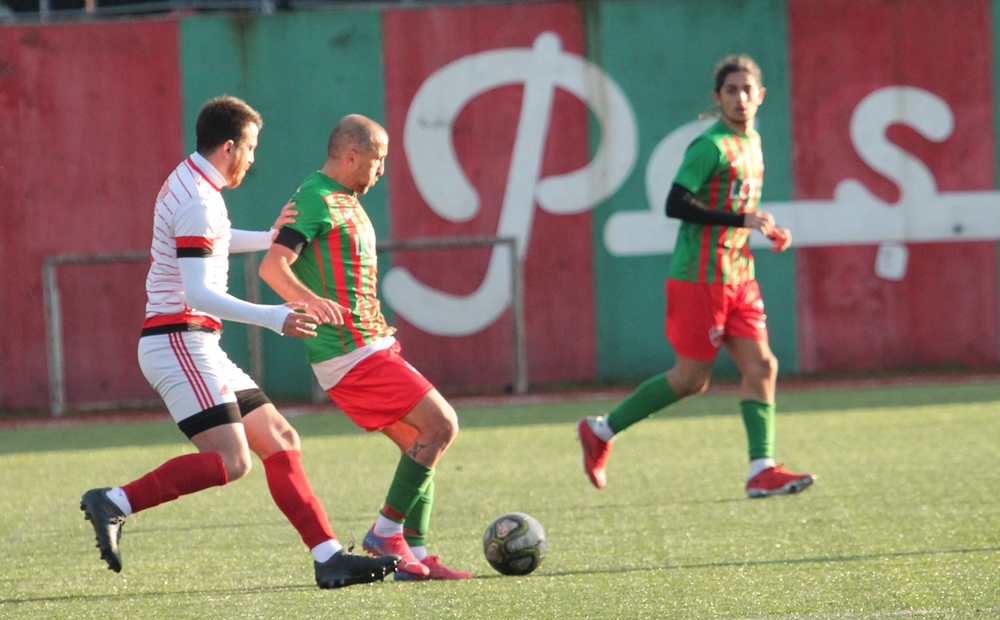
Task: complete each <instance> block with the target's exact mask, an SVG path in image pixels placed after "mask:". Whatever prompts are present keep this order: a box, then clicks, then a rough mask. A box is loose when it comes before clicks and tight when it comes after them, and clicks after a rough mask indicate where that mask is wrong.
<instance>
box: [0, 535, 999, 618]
mask: <svg viewBox="0 0 1000 620" xmlns="http://www.w3.org/2000/svg"><path fill="white" fill-rule="evenodd" d="M997 551H1000V547H980V548H975V549H940V550H928V551H903V552H898V553H872V554H864V555H844V556H823V557H815V558H793V559H785V560H759V561H749V562H702V563H696V564H665V565H662V566H643V567H625V568H617V569H613V570H607V569H601V570H569V571H556V572H545V573H539V574H538V575H537V576H538V577H576V576H594V575H612V574H628V573H646V572H654V571H666V570H671V571H673V570H698V569H704V568H748V567H755V566H795V565H798V564H840V563H849V562H870V561H873V560H886V559H894V558H912V557H936V556H947V555H964V554H972V553H995V552H997ZM521 578H530V576H527V575H526V576H524V577H515V579H521ZM473 579H474V580H494V579H511V577H509V576H505V575H500V574H491V575H480V576H476V577H473ZM315 588H316V586H315V585H311V584H310V585H301V584H300V585H285V586H262V587H248V588H220V589H214V590H213V589H204V590H182V591H177V592H138V593H130V594H78V595H65V596H39V597H26V598H19V599H0V608H2V607H4V606H11V607H14V606H17V605H26V604H32V603H69V602H98V603H99V602H104V601H115V600H122V599H168V598H172V597H183V598H185V599H189V598H190V597H192V596H212V597H215V596H228V595H247V594H269V593H278V592H297V591H305V590H313V589H315Z"/></svg>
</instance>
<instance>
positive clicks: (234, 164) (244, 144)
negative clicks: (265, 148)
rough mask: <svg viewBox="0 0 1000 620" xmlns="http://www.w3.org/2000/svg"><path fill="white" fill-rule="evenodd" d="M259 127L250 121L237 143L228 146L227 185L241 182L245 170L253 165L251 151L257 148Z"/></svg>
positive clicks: (235, 184)
mask: <svg viewBox="0 0 1000 620" xmlns="http://www.w3.org/2000/svg"><path fill="white" fill-rule="evenodd" d="M258 134H260V128H259V127H257V125H254V124H253V123H250V124H249V125H247V126H246V127H245V128H244V129H243V137H242V138H240V141H239V143H237V144H232V145H231V146H229V147H228V148H229V149H230V152H229V167H228V168H227V169H226V182H227V185H228V186H229V187H236V186H238V185H239V184H240V183H242V182H243V177H245V176H246V174H247V170H249V169H250V166H251V165H253V152H254V150H255V149H256V148H257V136H258Z"/></svg>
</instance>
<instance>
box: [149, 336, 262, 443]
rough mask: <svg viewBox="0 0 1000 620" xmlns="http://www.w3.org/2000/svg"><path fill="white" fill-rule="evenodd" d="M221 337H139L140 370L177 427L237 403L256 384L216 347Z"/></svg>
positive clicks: (255, 386)
mask: <svg viewBox="0 0 1000 620" xmlns="http://www.w3.org/2000/svg"><path fill="white" fill-rule="evenodd" d="M220 337H221V336H220V334H217V333H209V332H204V331H179V332H174V333H169V334H157V335H151V336H143V337H142V338H139V367H140V368H141V369H142V374H143V375H144V376H145V377H146V380H147V381H149V384H150V385H151V386H153V389H155V390H156V391H157V392H158V393H159V394H160V397H161V398H163V402H164V403H166V405H167V409H168V410H169V411H170V417H172V418H173V419H174V421H175V422H177V423H178V424H180V423H181V422H182V421H183V420H186V419H187V418H190V417H192V416H194V415H197V414H199V413H201V412H203V411H206V410H209V409H212V408H213V407H218V406H220V405H226V404H228V403H232V404H235V403H236V402H237V398H236V393H237V392H240V391H242V390H253V389H257V384H256V383H255V382H254V380H253V379H251V378H250V377H249V375H247V374H246V373H245V372H243V371H242V370H240V368H239V367H238V366H237V365H236V364H234V363H233V362H232V360H230V359H229V356H228V355H226V353H225V351H223V350H222V347H220V346H219V339H220Z"/></svg>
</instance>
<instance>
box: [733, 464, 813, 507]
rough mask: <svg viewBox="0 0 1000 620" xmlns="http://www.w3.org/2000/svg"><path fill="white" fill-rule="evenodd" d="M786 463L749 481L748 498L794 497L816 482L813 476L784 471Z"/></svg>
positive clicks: (766, 470)
mask: <svg viewBox="0 0 1000 620" xmlns="http://www.w3.org/2000/svg"><path fill="white" fill-rule="evenodd" d="M784 465H785V464H784V463H781V464H780V465H778V466H776V467H770V468H768V469H765V470H764V471H762V472H760V473H759V474H757V475H756V476H754V477H753V478H751V479H750V480H747V497H749V498H750V499H756V498H759V497H771V496H772V495H792V494H794V493H800V492H802V491H805V490H806V489H808V488H809V487H811V486H812V483H814V482H816V476H815V475H813V474H793V473H792V472H790V471H785V470H784V469H782V467H783V466H784Z"/></svg>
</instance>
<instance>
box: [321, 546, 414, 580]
mask: <svg viewBox="0 0 1000 620" xmlns="http://www.w3.org/2000/svg"><path fill="white" fill-rule="evenodd" d="M399 562H400V557H399V556H398V555H385V556H380V557H377V558H370V557H368V556H363V555H352V554H350V553H348V552H347V551H339V552H337V553H336V554H335V555H334V556H333V557H332V558H330V559H329V560H327V561H326V562H322V563H320V562H313V565H314V566H315V567H316V585H318V586H319V587H320V588H323V589H327V588H344V587H347V586H353V585H357V584H361V583H374V582H376V581H382V580H383V579H385V576H386V575H388V574H389V573H392V572H395V570H396V569H397V568H398V567H399Z"/></svg>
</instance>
